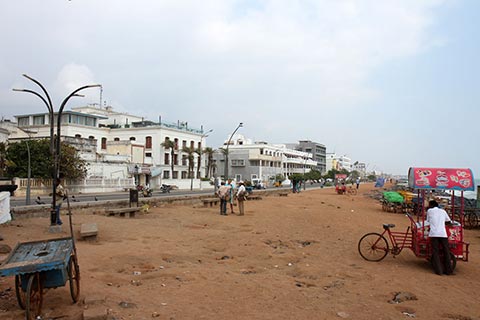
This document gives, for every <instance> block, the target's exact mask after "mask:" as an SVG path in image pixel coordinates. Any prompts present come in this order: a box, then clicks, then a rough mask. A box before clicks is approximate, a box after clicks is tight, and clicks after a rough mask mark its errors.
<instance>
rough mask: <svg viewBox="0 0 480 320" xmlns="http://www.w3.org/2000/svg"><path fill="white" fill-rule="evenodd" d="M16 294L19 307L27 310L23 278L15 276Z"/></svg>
mask: <svg viewBox="0 0 480 320" xmlns="http://www.w3.org/2000/svg"><path fill="white" fill-rule="evenodd" d="M15 293H16V294H17V302H18V306H19V307H20V308H21V309H25V291H23V289H22V277H21V276H19V275H16V276H15Z"/></svg>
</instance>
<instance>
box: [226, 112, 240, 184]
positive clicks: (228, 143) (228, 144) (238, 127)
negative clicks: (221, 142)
mask: <svg viewBox="0 0 480 320" xmlns="http://www.w3.org/2000/svg"><path fill="white" fill-rule="evenodd" d="M241 127H243V122H240V123H239V124H238V126H237V127H236V128H235V130H234V131H233V132H232V134H231V135H230V138H229V139H228V142H227V149H226V150H225V180H228V166H229V165H228V147H229V146H230V142H231V141H232V137H233V135H234V134H235V132H237V130H238V129H240V128H241Z"/></svg>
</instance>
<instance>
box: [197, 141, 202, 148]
mask: <svg viewBox="0 0 480 320" xmlns="http://www.w3.org/2000/svg"><path fill="white" fill-rule="evenodd" d="M197 148H198V150H202V143H201V142H199V143H198V147H197Z"/></svg>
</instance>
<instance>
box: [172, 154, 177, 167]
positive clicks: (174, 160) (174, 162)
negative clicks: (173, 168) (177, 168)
mask: <svg viewBox="0 0 480 320" xmlns="http://www.w3.org/2000/svg"><path fill="white" fill-rule="evenodd" d="M173 164H175V165H178V154H174V155H173Z"/></svg>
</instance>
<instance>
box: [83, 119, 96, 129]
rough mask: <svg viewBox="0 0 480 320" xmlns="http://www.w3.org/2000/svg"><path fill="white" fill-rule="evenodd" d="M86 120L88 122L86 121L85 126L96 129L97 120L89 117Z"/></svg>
mask: <svg viewBox="0 0 480 320" xmlns="http://www.w3.org/2000/svg"><path fill="white" fill-rule="evenodd" d="M85 120H86V121H85V124H86V125H87V126H90V127H95V118H92V117H87V118H86V119H85Z"/></svg>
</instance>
